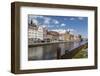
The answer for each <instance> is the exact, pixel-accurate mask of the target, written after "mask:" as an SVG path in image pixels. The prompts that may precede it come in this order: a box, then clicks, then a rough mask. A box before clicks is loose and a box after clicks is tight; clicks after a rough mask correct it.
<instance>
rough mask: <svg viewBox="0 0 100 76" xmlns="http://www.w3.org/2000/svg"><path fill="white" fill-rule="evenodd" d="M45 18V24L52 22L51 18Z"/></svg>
mask: <svg viewBox="0 0 100 76" xmlns="http://www.w3.org/2000/svg"><path fill="white" fill-rule="evenodd" d="M43 19H44V24H49V23H50V20H51V18H48V17H44V18H43Z"/></svg>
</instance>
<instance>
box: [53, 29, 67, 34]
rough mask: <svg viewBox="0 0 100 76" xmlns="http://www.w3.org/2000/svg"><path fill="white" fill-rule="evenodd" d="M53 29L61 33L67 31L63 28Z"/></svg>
mask: <svg viewBox="0 0 100 76" xmlns="http://www.w3.org/2000/svg"><path fill="white" fill-rule="evenodd" d="M52 31H56V32H59V33H65V32H66V30H63V29H55V30H52Z"/></svg>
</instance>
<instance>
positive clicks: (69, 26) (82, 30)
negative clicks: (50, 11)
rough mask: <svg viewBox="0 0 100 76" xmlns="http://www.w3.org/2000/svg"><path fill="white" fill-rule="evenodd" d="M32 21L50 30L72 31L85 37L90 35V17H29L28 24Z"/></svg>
mask: <svg viewBox="0 0 100 76" xmlns="http://www.w3.org/2000/svg"><path fill="white" fill-rule="evenodd" d="M31 20H32V21H33V22H34V23H35V24H37V25H39V26H42V27H47V28H48V30H67V31H69V30H70V31H71V32H73V33H74V34H81V35H82V36H84V37H87V35H88V17H80V16H43V15H28V22H29V23H30V22H31Z"/></svg>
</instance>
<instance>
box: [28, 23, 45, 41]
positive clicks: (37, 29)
mask: <svg viewBox="0 0 100 76" xmlns="http://www.w3.org/2000/svg"><path fill="white" fill-rule="evenodd" d="M43 32H44V31H43V27H41V26H37V25H35V24H34V23H32V22H31V23H30V24H29V25H28V39H29V42H31V41H37V40H43Z"/></svg>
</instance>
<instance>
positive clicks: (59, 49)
mask: <svg viewBox="0 0 100 76" xmlns="http://www.w3.org/2000/svg"><path fill="white" fill-rule="evenodd" d="M57 59H61V48H60V47H58V48H57Z"/></svg>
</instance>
